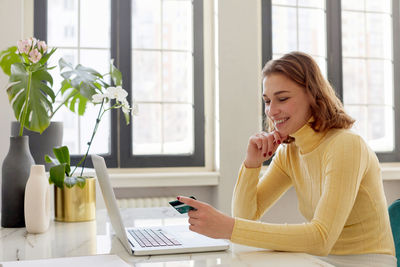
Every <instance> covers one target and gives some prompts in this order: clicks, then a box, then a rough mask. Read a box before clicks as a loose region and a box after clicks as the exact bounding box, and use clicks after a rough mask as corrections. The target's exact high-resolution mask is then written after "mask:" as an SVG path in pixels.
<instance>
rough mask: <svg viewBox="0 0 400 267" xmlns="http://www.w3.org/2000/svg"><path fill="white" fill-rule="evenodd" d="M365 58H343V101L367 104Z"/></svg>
mask: <svg viewBox="0 0 400 267" xmlns="http://www.w3.org/2000/svg"><path fill="white" fill-rule="evenodd" d="M365 68H366V60H364V59H354V58H343V88H344V90H343V102H344V103H345V104H367V96H368V94H367V75H366V69H365Z"/></svg>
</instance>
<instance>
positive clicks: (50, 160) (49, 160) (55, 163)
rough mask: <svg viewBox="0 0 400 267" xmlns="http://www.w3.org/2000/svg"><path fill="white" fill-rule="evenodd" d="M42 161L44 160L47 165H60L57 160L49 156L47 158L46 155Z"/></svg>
mask: <svg viewBox="0 0 400 267" xmlns="http://www.w3.org/2000/svg"><path fill="white" fill-rule="evenodd" d="M44 160H45V161H46V162H47V163H53V164H54V165H59V164H60V162H59V161H58V159H56V158H53V157H51V156H49V155H47V154H46V155H45V156H44Z"/></svg>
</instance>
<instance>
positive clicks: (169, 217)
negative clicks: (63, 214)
mask: <svg viewBox="0 0 400 267" xmlns="http://www.w3.org/2000/svg"><path fill="white" fill-rule="evenodd" d="M121 214H122V217H123V220H124V224H125V226H126V227H131V226H139V227H140V226H160V225H177V224H187V215H182V214H179V213H178V212H176V211H175V210H174V209H173V208H169V207H165V208H138V209H121ZM98 254H116V255H118V256H119V257H121V258H122V259H123V260H125V261H126V262H127V263H129V264H131V265H132V266H137V267H149V266H165V267H175V266H176V267H184V266H196V267H211V266H238V267H239V266H240V267H241V266H246V267H249V266H250V267H253V266H254V267H257V266H263V267H264V266H307V267H312V266H332V265H330V264H328V263H325V262H323V261H321V260H320V259H317V258H315V257H313V256H311V255H308V254H305V253H287V252H275V251H269V250H263V249H257V248H253V247H246V246H241V245H236V244H231V247H230V249H229V250H227V251H222V252H204V253H186V254H174V255H157V256H131V255H129V254H128V253H127V252H126V250H125V248H124V247H123V246H122V244H121V243H120V242H119V240H118V239H117V238H116V237H115V235H114V232H113V229H112V227H111V224H110V222H109V218H108V216H107V212H106V210H97V214H96V220H94V221H90V222H79V223H62V222H55V221H52V222H51V223H50V227H49V229H48V231H47V232H46V233H43V234H28V233H27V232H26V229H25V228H0V261H16V260H34V259H47V258H59V257H74V256H87V255H98ZM294 264H295V265H294Z"/></svg>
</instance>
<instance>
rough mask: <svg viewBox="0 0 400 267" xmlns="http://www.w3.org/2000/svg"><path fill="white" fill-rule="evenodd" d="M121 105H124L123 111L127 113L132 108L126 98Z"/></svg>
mask: <svg viewBox="0 0 400 267" xmlns="http://www.w3.org/2000/svg"><path fill="white" fill-rule="evenodd" d="M121 107H122V112H123V113H125V114H129V111H130V110H131V107H130V106H129V102H128V100H126V98H125V99H124V100H122V101H121Z"/></svg>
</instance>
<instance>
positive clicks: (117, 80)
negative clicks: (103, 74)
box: [110, 60, 122, 86]
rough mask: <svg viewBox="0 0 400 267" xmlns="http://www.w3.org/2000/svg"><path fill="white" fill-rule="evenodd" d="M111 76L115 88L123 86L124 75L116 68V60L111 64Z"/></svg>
mask: <svg viewBox="0 0 400 267" xmlns="http://www.w3.org/2000/svg"><path fill="white" fill-rule="evenodd" d="M110 74H111V78H112V80H113V82H114V85H115V86H122V73H121V72H120V71H119V69H117V67H115V66H114V60H112V61H111V64H110Z"/></svg>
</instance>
